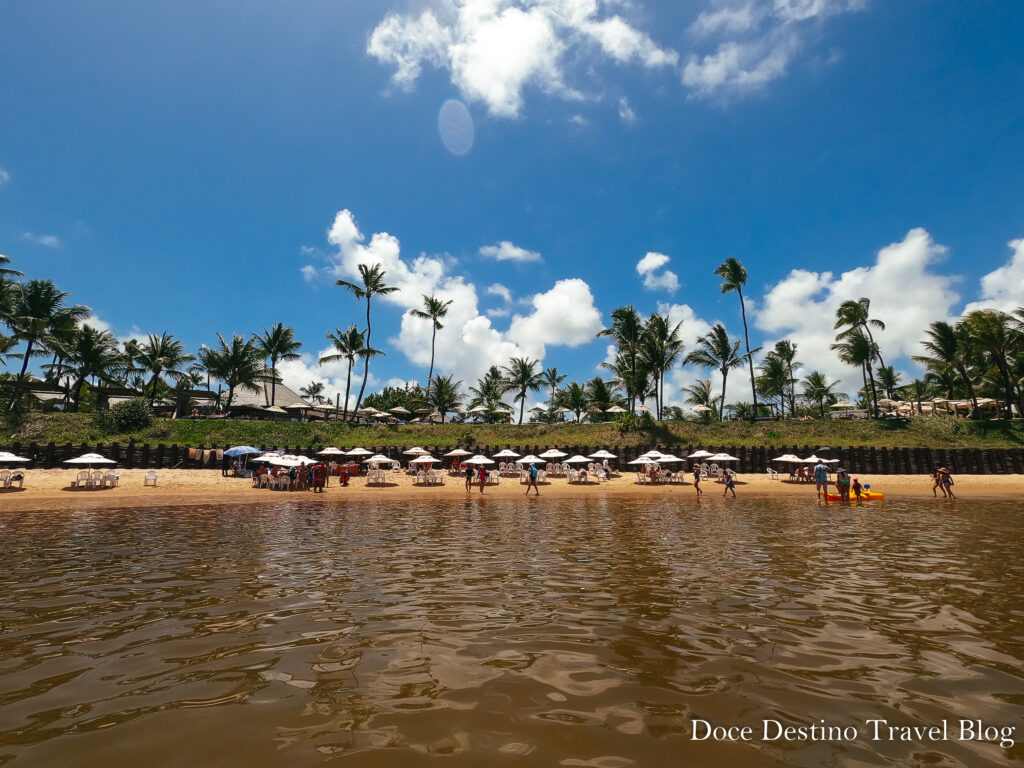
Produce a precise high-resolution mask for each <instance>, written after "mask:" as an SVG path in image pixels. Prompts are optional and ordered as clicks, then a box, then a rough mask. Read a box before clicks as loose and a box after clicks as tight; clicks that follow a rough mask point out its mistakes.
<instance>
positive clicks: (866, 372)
mask: <svg viewBox="0 0 1024 768" xmlns="http://www.w3.org/2000/svg"><path fill="white" fill-rule="evenodd" d="M829 349H833V350H835V351H836V352H837V353H838V354H839V360H840V362H842V363H845V364H846V365H852V366H856V367H859V368H860V373H861V378H862V379H863V380H864V391H865V392H866V393H867V395H868V397H867V399H868V401H869V405H871V407H872V412H873V413H874V416H875V418H876V419H877V418H878V389H877V388H876V387H875V374H874V370H873V369H872V366H873V365H874V362H875V360H877V359H878V348H877V347H876V346H875V343H874V342H873V341H871V339H870V337H869V336H868V335H867V334H866V333H865V332H864V331H863V330H861V329H860V328H855V329H853V331H851V332H850V333H846V334H841V335H840V336H839V340H837V341H836V343H835V344H832V345H831V346H830V347H829ZM869 381H870V386H868V382H869Z"/></svg>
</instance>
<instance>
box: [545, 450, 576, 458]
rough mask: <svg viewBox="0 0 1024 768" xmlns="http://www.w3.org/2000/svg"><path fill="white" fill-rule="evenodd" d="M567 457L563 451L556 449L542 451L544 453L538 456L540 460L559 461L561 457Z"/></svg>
mask: <svg viewBox="0 0 1024 768" xmlns="http://www.w3.org/2000/svg"><path fill="white" fill-rule="evenodd" d="M568 455H569V454H568V453H566V452H565V451H560V450H558V449H557V448H548V449H547V450H546V451H544V453H542V454H541V455H540V457H541V458H542V459H560V458H562V457H563V456H568Z"/></svg>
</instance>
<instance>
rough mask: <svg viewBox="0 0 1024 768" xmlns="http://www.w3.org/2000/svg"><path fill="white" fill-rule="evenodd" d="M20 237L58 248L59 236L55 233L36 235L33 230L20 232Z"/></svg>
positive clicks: (37, 243) (36, 243) (47, 246)
mask: <svg viewBox="0 0 1024 768" xmlns="http://www.w3.org/2000/svg"><path fill="white" fill-rule="evenodd" d="M21 239H22V240H27V241H28V242H30V243H34V244H35V245H42V246H45V247H46V248H60V245H61V243H60V238H59V237H57V236H56V235H37V234H36V233H35V232H22V233H21Z"/></svg>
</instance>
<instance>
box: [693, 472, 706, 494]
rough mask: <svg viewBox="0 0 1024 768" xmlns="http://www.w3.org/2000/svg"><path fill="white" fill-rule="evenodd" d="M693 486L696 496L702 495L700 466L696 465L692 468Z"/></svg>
mask: <svg viewBox="0 0 1024 768" xmlns="http://www.w3.org/2000/svg"><path fill="white" fill-rule="evenodd" d="M693 488H694V490H695V491H697V496H698V497H699V496H702V495H703V494H704V491H702V490H701V489H700V467H696V468H695V469H694V470H693Z"/></svg>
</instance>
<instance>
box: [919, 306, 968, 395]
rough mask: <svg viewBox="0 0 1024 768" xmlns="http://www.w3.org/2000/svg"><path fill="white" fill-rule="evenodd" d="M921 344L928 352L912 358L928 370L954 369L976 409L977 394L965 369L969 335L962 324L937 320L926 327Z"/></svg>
mask: <svg viewBox="0 0 1024 768" xmlns="http://www.w3.org/2000/svg"><path fill="white" fill-rule="evenodd" d="M922 346H923V347H924V348H925V350H926V351H927V352H928V353H929V354H927V355H915V356H914V358H913V359H914V360H915V361H917V362H919V363H922V364H923V365H924V366H925V368H927V369H928V370H929V371H936V372H938V371H940V370H942V369H944V368H949V369H952V370H954V371H956V373H957V375H958V376H959V377H960V380H961V382H963V385H964V388H965V389H966V390H967V396H968V397H969V398H970V399H971V403H972V404H973V406H974V413H977V411H978V396H977V394H976V393H975V391H974V382H973V381H972V378H971V375H970V373H969V371H968V370H967V366H968V363H969V361H970V359H971V352H972V350H971V337H970V334H969V333H968V332H967V330H966V328H964V326H963V325H962V324H958V325H956V326H953V325H950V324H949V323H947V322H944V321H939V322H935V323H932V324H931V326H929V328H928V332H927V338H926V339H925V340H924V342H922Z"/></svg>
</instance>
